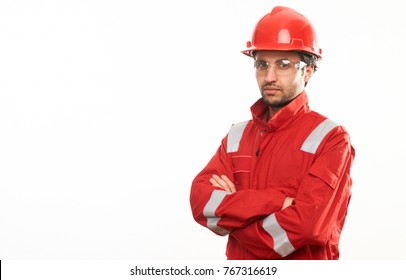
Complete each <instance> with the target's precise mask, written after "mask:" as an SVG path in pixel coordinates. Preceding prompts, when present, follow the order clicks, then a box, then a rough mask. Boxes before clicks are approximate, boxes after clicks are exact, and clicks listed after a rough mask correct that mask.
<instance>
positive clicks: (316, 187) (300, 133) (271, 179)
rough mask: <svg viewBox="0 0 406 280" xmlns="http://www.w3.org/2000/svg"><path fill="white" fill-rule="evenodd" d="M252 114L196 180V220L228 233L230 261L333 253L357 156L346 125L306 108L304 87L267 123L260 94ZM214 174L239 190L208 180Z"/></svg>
mask: <svg viewBox="0 0 406 280" xmlns="http://www.w3.org/2000/svg"><path fill="white" fill-rule="evenodd" d="M251 112H252V117H253V118H252V119H251V120H250V121H248V122H244V123H240V124H237V125H234V126H233V127H232V129H231V130H230V132H229V133H228V135H227V136H226V137H225V138H224V139H223V140H222V142H221V146H220V147H219V149H218V151H217V153H216V154H215V155H214V156H213V158H212V159H211V161H210V162H209V163H208V164H207V166H206V167H205V168H204V169H203V170H202V171H201V172H200V173H199V174H198V175H197V176H196V178H195V179H194V180H193V183H192V188H191V193H190V203H191V208H192V212H193V216H194V218H195V220H196V221H197V222H198V223H199V224H201V225H203V226H205V227H208V228H209V229H210V230H212V231H213V232H215V233H216V234H218V235H228V244H227V251H226V255H227V258H228V259H338V258H339V248H338V245H339V238H340V234H341V230H342V228H343V225H344V221H345V217H346V214H347V207H348V203H349V201H350V197H351V185H352V181H351V177H350V168H351V165H352V162H353V159H354V155H355V153H354V149H353V147H352V145H351V143H350V138H349V135H348V133H347V131H346V130H345V128H343V127H342V126H339V125H337V124H336V123H334V122H332V121H331V120H329V119H327V118H326V117H324V116H322V115H320V114H318V113H316V112H313V111H311V110H310V109H309V106H308V99H307V95H306V93H305V92H303V93H302V94H300V95H299V96H298V97H297V98H296V99H294V100H293V101H292V102H291V103H290V104H289V105H287V106H286V107H284V108H283V109H281V110H280V111H279V112H278V113H277V114H276V115H275V116H273V117H272V118H271V120H269V121H268V122H267V121H265V118H266V116H267V113H268V107H267V106H266V105H265V104H264V102H263V101H262V99H260V100H258V101H257V102H256V103H255V104H254V105H253V106H252V107H251ZM213 174H217V175H223V174H224V175H226V176H227V177H229V178H230V179H231V180H232V181H233V182H234V184H235V185H236V188H237V192H235V193H232V194H231V193H228V192H226V191H224V190H223V189H221V188H219V187H215V186H213V185H212V184H211V183H210V182H209V179H210V178H211V176H212V175H213ZM287 196H289V197H294V198H295V200H294V203H293V204H292V205H291V206H289V207H287V208H285V209H284V210H281V208H282V205H283V202H284V199H285V197H287Z"/></svg>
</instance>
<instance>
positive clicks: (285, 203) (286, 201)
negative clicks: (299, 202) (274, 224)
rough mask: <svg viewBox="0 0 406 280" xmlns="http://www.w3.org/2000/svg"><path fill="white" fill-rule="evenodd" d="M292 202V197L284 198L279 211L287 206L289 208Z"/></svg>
mask: <svg viewBox="0 0 406 280" xmlns="http://www.w3.org/2000/svg"><path fill="white" fill-rule="evenodd" d="M294 200H295V199H294V198H293V197H290V196H287V197H286V198H285V201H284V202H283V206H282V209H281V210H283V209H285V208H286V207H288V206H291V205H292V203H293V201H294Z"/></svg>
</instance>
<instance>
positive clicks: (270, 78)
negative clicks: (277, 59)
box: [265, 67, 277, 83]
mask: <svg viewBox="0 0 406 280" xmlns="http://www.w3.org/2000/svg"><path fill="white" fill-rule="evenodd" d="M276 80H277V76H276V73H275V70H274V69H272V67H269V68H268V70H267V71H266V76H265V82H267V83H270V82H275V81H276Z"/></svg>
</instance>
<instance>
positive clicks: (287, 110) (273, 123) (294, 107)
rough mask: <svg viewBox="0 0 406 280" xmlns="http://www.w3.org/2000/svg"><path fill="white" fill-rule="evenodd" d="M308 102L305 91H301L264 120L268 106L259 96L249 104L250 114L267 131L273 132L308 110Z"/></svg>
mask: <svg viewBox="0 0 406 280" xmlns="http://www.w3.org/2000/svg"><path fill="white" fill-rule="evenodd" d="M308 103H309V100H308V98H307V95H306V92H305V91H303V92H302V93H301V94H299V95H298V96H297V97H296V98H295V99H293V100H292V102H290V103H289V104H288V105H286V106H285V107H283V108H282V109H281V110H280V111H279V112H278V113H276V114H275V115H274V116H273V117H272V118H271V119H270V120H269V121H268V122H266V117H265V116H267V114H268V106H267V105H266V104H265V103H264V101H263V100H262V98H260V99H259V100H257V101H256V102H255V103H254V105H252V106H251V114H252V117H253V120H254V122H256V123H257V124H259V125H260V126H261V127H264V129H265V130H267V131H268V132H273V131H276V130H278V129H282V128H284V127H286V126H287V125H289V124H290V123H292V122H293V120H294V119H296V117H297V116H298V115H301V114H303V113H305V112H308V111H309V110H310V109H309V105H308Z"/></svg>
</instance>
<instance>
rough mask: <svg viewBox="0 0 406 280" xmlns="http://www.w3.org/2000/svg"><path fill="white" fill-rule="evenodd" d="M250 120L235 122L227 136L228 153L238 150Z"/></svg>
mask: <svg viewBox="0 0 406 280" xmlns="http://www.w3.org/2000/svg"><path fill="white" fill-rule="evenodd" d="M247 123H248V121H245V122H240V123H237V124H234V125H233V126H232V127H231V129H230V131H229V132H228V136H227V153H233V152H236V151H238V147H239V146H240V140H241V137H242V134H243V132H244V129H245V127H246V126H247Z"/></svg>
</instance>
